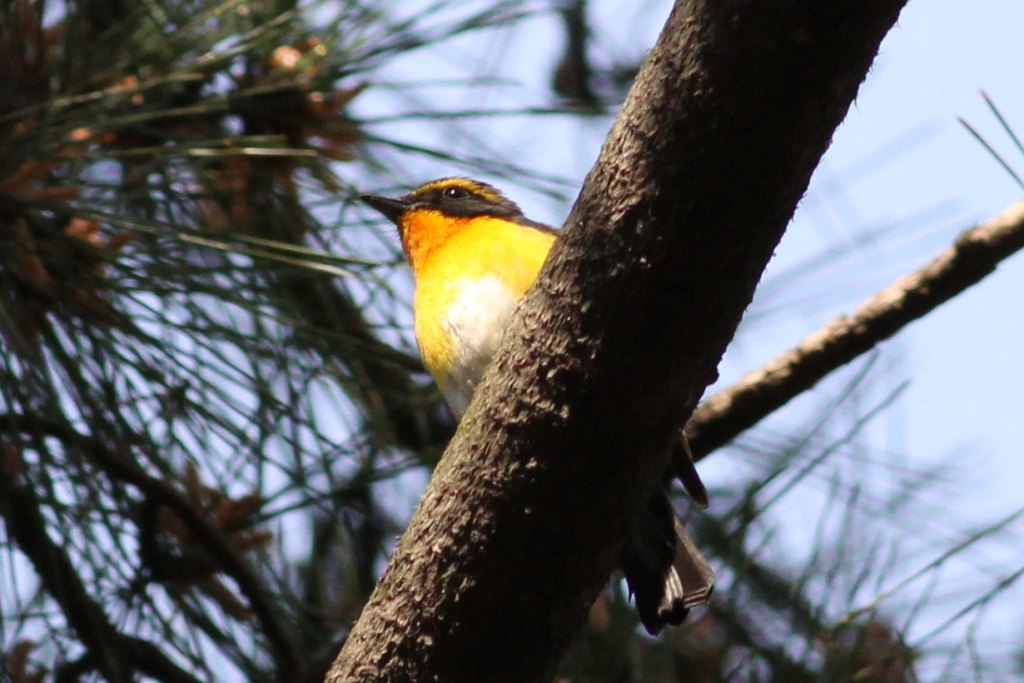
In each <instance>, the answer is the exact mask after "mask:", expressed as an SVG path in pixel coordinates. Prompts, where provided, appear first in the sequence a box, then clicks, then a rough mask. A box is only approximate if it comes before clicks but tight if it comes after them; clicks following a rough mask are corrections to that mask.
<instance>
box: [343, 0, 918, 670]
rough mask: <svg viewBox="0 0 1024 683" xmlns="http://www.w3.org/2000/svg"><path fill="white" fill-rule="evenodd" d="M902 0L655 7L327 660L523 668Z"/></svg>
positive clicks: (657, 456)
mask: <svg viewBox="0 0 1024 683" xmlns="http://www.w3.org/2000/svg"><path fill="white" fill-rule="evenodd" d="M902 6H903V1H902V0H875V1H873V2H868V3H866V2H863V1H862V0H832V1H830V2H820V0H772V1H768V0H756V1H753V2H752V1H750V0H717V1H716V2H707V1H706V0H689V1H682V0H680V1H679V2H677V3H676V5H675V7H674V8H673V11H672V14H671V16H670V17H669V20H668V22H667V24H666V26H665V29H664V30H663V32H662V35H661V37H660V38H659V40H658V44H657V45H656V46H655V47H654V49H653V50H652V51H651V53H650V54H649V56H648V59H647V60H646V62H645V63H644V66H643V67H642V68H641V70H640V73H639V74H638V76H637V80H636V83H635V84H634V87H633V90H632V91H631V93H630V95H629V97H628V98H627V101H626V103H625V105H624V107H623V109H622V112H621V113H620V115H619V117H618V119H617V121H616V123H615V126H614V127H613V129H612V131H611V133H610V135H609V138H608V140H607V142H606V143H605V146H604V148H603V149H602V152H601V156H600V158H599V159H598V162H597V164H596V165H595V167H594V169H593V170H592V171H591V173H590V174H589V176H588V178H587V181H586V183H585V185H584V189H583V192H582V194H581V196H580V198H579V199H578V200H577V203H576V206H575V207H574V209H573V211H572V213H571V215H570V217H569V220H568V222H567V225H566V229H565V231H564V232H563V234H562V236H561V238H560V239H559V240H558V241H557V242H556V244H555V246H554V248H553V249H552V252H551V256H550V258H549V260H548V262H547V264H546V265H545V267H544V269H543V271H542V272H541V275H540V277H539V279H538V281H537V283H536V284H535V285H534V287H533V288H532V289H531V290H530V291H529V292H528V293H527V295H526V298H525V299H524V301H523V304H522V306H521V307H520V309H519V312H518V315H517V318H516V320H515V321H514V322H513V324H512V326H511V328H510V330H509V335H508V336H509V339H508V340H507V342H506V344H505V345H504V347H503V348H502V350H501V352H499V354H498V356H497V358H496V359H495V361H494V362H493V363H492V364H491V366H490V368H489V370H488V372H487V375H486V377H485V378H484V381H483V383H482V384H481V386H480V387H479V388H478V389H477V392H476V395H475V397H474V399H473V402H472V403H471V405H470V407H469V410H468V411H467V413H466V415H465V417H464V418H463V421H462V424H461V425H460V427H459V430H458V432H457V433H456V435H455V438H454V440H453V441H452V443H451V445H450V446H449V448H448V451H447V452H446V455H445V457H444V458H442V460H441V463H440V465H439V467H438V469H437V470H436V472H435V473H434V477H433V479H432V480H431V483H430V485H429V486H428V488H427V491H426V493H425V494H424V496H423V499H422V501H421V503H420V507H419V509H418V510H417V512H416V514H415V515H414V517H413V519H412V521H411V522H410V525H409V528H408V529H407V530H406V533H405V534H404V535H403V537H402V540H401V542H400V543H399V546H398V548H397V549H396V551H395V554H394V555H393V557H392V559H391V563H390V565H389V567H388V570H387V572H386V573H385V575H384V577H383V578H382V579H381V582H380V584H379V585H378V586H377V590H376V591H375V592H374V595H373V597H371V599H370V602H369V603H368V604H367V606H366V608H365V610H364V612H363V614H362V616H361V617H360V619H359V621H358V622H357V624H356V625H355V627H354V628H353V630H352V632H351V634H350V636H349V638H348V640H347V642H346V644H345V646H344V648H343V649H342V652H341V654H340V655H339V657H338V660H337V661H336V662H335V665H334V666H333V667H332V670H331V672H330V673H329V675H328V680H331V681H346V682H347V681H371V680H373V681H377V680H390V681H412V680H444V681H449V682H458V681H538V680H544V679H545V678H546V677H548V676H550V672H551V670H552V668H553V667H554V665H555V664H556V662H557V661H558V658H559V656H560V654H561V652H562V651H563V650H564V648H565V647H566V646H567V645H568V643H569V642H570V641H571V639H572V637H573V636H574V634H575V633H576V632H577V630H578V628H579V626H580V625H581V624H582V623H583V621H584V619H585V616H586V610H587V608H588V607H589V605H590V604H591V603H592V601H593V599H594V597H595V596H596V595H597V593H598V592H599V591H600V589H601V588H602V586H603V585H604V584H605V583H606V581H607V579H608V576H609V574H610V573H611V571H612V568H613V566H614V565H615V563H616V560H617V556H618V554H619V550H620V548H621V546H622V542H623V540H624V538H625V536H626V534H627V532H628V527H629V525H630V523H631V520H632V519H633V518H634V517H635V515H636V512H637V510H638V509H639V507H640V505H641V503H642V501H643V500H644V499H645V497H646V496H647V495H648V492H649V490H650V487H651V486H652V485H654V484H655V482H656V481H657V479H658V476H659V474H660V473H661V471H662V470H663V468H664V467H665V465H666V462H667V460H666V455H667V450H668V449H667V445H668V444H669V443H670V440H671V439H672V438H673V436H674V435H675V433H676V430H677V429H678V426H679V425H680V424H682V423H683V422H684V421H685V419H686V418H687V417H688V416H689V413H690V412H691V411H692V410H693V407H694V405H695V404H696V402H697V398H698V397H699V396H700V394H701V393H702V392H703V390H704V388H705V387H706V386H707V385H708V384H709V383H710V382H711V381H713V380H714V378H715V375H716V367H717V364H718V361H719V359H720V358H721V355H722V353H723V351H724V349H725V346H726V344H727V343H728V341H729V339H730V338H731V337H732V335H733V334H734V332H735V329H736V326H737V324H738V322H739V319H740V317H741V315H742V313H743V310H744V309H745V308H746V306H747V305H748V304H749V302H750V299H751V297H752V295H753V291H754V287H755V286H756V284H757V281H758V279H759V278H760V276H761V273H762V271H763V269H764V267H765V264H766V263H767V261H768V259H769V258H770V256H771V254H772V251H773V250H774V248H775V246H776V244H777V243H778V240H779V239H780V237H781V235H782V232H783V230H784V228H785V226H786V223H787V222H788V221H789V219H790V217H791V216H792V213H793V211H794V209H795V207H796V204H797V201H798V200H799V198H800V196H801V195H802V193H803V192H804V190H805V189H806V187H807V182H808V180H809V178H810V175H811V173H812V171H813V169H814V167H815V165H816V164H817V162H818V160H819V159H820V157H821V154H822V153H823V152H824V150H825V148H826V147H827V146H828V142H829V140H830V138H831V136H832V132H833V131H834V130H835V127H836V126H837V125H838V124H839V122H840V121H841V120H842V118H843V116H844V115H845V113H846V111H847V108H848V107H849V105H850V103H851V102H852V100H853V97H854V95H855V94H856V92H857V88H858V86H859V84H860V82H861V81H862V80H863V78H864V76H865V74H866V73H867V70H868V68H869V66H870V64H871V61H872V59H873V58H874V55H875V53H876V51H877V49H878V45H879V43H880V42H881V40H882V37H883V36H884V35H885V33H886V32H887V31H888V29H889V27H891V26H892V25H893V23H894V22H895V21H896V18H897V16H898V14H899V11H900V9H901V7H902Z"/></svg>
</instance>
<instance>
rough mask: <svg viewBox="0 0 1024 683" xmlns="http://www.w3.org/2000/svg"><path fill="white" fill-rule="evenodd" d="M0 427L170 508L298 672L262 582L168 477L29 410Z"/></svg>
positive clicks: (290, 641)
mask: <svg viewBox="0 0 1024 683" xmlns="http://www.w3.org/2000/svg"><path fill="white" fill-rule="evenodd" d="M0 430H2V431H4V432H11V431H25V432H33V433H44V434H47V435H50V436H53V437H55V438H57V439H59V440H60V441H61V442H62V443H63V444H64V445H65V447H67V448H71V449H75V450H79V451H81V452H83V453H85V454H86V455H87V456H88V457H89V459H90V460H91V461H92V462H94V463H95V464H96V465H98V466H99V467H101V468H102V469H103V470H104V471H105V472H107V474H109V475H110V476H112V477H113V478H115V479H117V480H118V481H121V482H123V483H127V484H130V485H132V486H134V487H136V488H137V489H139V490H140V491H142V493H143V494H145V495H146V496H147V497H148V498H149V499H150V500H151V501H153V502H155V503H159V504H161V505H165V506H167V507H168V508H170V509H171V510H173V511H174V513H175V514H176V515H177V516H178V517H179V518H180V519H181V520H182V522H184V523H185V524H186V525H187V526H188V528H189V530H190V531H191V532H192V533H193V534H194V538H195V540H196V541H197V542H198V543H200V544H201V545H202V546H203V548H204V549H205V550H206V551H207V552H208V553H209V554H210V557H211V558H213V560H214V561H215V562H217V564H218V565H219V566H220V567H221V569H223V570H224V572H225V573H226V574H227V575H228V576H230V577H231V578H232V579H233V580H234V581H235V583H236V584H237V585H238V589H239V591H240V592H241V593H242V594H243V595H244V596H245V598H246V600H248V602H249V607H250V608H251V609H252V611H253V614H255V615H256V617H257V619H258V620H259V622H260V625H261V627H262V630H263V633H264V634H265V635H266V637H267V640H268V641H269V642H270V644H271V646H272V648H273V652H274V653H275V659H276V663H277V667H278V671H279V673H280V674H281V676H282V677H286V676H289V675H297V674H296V672H299V671H301V669H302V666H301V662H302V661H303V658H302V656H301V654H300V652H299V647H298V644H297V643H296V642H295V638H294V636H293V634H292V633H291V631H290V629H288V628H287V627H286V626H285V624H284V622H283V620H282V619H281V618H280V617H279V615H278V614H277V609H276V607H275V605H274V603H273V601H272V600H271V598H270V596H269V595H268V594H267V591H266V589H265V587H264V586H263V584H262V582H261V581H260V579H259V578H258V577H257V576H256V574H254V573H253V572H252V570H251V569H250V568H249V566H248V565H247V564H246V563H245V562H244V561H243V560H242V558H241V557H239V556H238V554H237V553H235V552H234V551H233V550H232V549H231V547H230V546H229V545H228V544H227V542H226V541H225V540H224V538H223V536H222V534H221V533H220V532H219V531H217V530H216V529H214V528H213V527H212V526H211V525H210V524H209V523H208V522H207V520H206V519H205V518H204V517H203V516H202V515H201V514H200V513H199V512H198V511H197V510H196V509H195V507H194V506H193V505H192V503H191V502H189V500H188V498H187V497H186V496H184V495H183V494H181V493H180V492H178V491H177V490H175V489H174V488H173V487H172V486H170V485H169V484H168V483H166V482H164V481H162V480H160V479H156V478H154V477H151V476H149V475H148V474H146V473H145V472H144V471H143V470H142V468H140V467H139V466H138V465H137V464H136V463H135V461H134V460H132V459H130V458H127V457H124V456H122V455H121V454H120V453H115V452H113V451H111V450H110V449H108V448H107V447H106V446H105V445H104V444H103V443H102V442H100V440H98V439H95V438H92V437H89V436H87V435H85V434H81V433H79V432H78V431H76V430H75V429H74V428H72V427H71V426H70V425H63V424H59V423H56V422H54V421H52V420H46V419H42V418H33V417H31V416H23V415H13V414H0Z"/></svg>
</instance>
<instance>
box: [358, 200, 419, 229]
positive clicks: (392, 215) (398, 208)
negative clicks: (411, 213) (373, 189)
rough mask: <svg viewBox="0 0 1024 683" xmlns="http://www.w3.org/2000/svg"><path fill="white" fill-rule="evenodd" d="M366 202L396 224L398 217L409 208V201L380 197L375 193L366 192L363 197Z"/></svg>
mask: <svg viewBox="0 0 1024 683" xmlns="http://www.w3.org/2000/svg"><path fill="white" fill-rule="evenodd" d="M359 198H360V199H362V200H363V201H364V202H366V203H367V204H369V205H370V206H372V207H373V208H375V209H377V210H378V211H380V212H381V213H382V214H384V215H385V216H386V217H387V218H388V219H390V220H391V222H392V223H394V224H395V225H397V224H398V219H399V218H401V217H402V214H403V213H405V212H406V210H407V209H408V208H409V203H408V202H406V201H405V200H402V199H391V198H390V197H379V196H377V195H375V194H364V195H362V196H361V197H359Z"/></svg>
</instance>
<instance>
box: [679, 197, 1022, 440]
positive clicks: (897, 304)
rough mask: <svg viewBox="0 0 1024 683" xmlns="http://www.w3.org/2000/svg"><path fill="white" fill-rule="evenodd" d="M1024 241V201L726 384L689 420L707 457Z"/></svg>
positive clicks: (974, 278)
mask: <svg viewBox="0 0 1024 683" xmlns="http://www.w3.org/2000/svg"><path fill="white" fill-rule="evenodd" d="M1021 248H1024V202H1018V203H1016V204H1014V205H1012V206H1010V207H1009V208H1007V209H1006V210H1004V211H1003V212H1002V213H1001V214H999V216H997V217H996V218H994V219H993V220H991V221H989V222H988V223H985V224H984V225H981V226H978V227H975V228H971V229H969V230H966V231H964V232H963V233H961V234H960V235H959V236H958V237H957V239H956V240H955V241H954V242H953V244H952V246H950V247H949V248H947V249H946V250H945V251H943V252H942V253H941V254H939V255H938V256H937V257H935V258H934V259H933V260H932V261H931V262H930V263H929V264H928V265H926V266H925V267H924V268H921V269H920V270H918V271H915V272H913V273H910V274H909V275H905V276H903V277H901V278H899V279H898V280H896V281H895V282H893V283H892V284H890V285H889V286H888V287H886V288H885V289H883V290H881V291H880V292H878V293H877V294H875V295H874V296H872V297H871V298H870V299H868V300H867V301H866V302H864V303H863V304H861V305H860V306H859V307H858V308H857V310H856V311H855V312H854V314H853V315H852V316H846V315H841V316H839V317H838V318H835V319H833V320H831V321H829V322H828V323H826V324H825V326H824V327H822V328H821V329H819V330H817V331H816V332H813V333H811V334H810V335H808V336H807V337H805V338H804V340H803V341H802V342H800V344H799V346H797V347H796V348H794V349H791V350H789V351H787V352H785V353H783V354H782V355H780V356H778V357H776V358H775V359H773V360H771V361H769V362H768V363H767V364H765V365H763V366H762V367H760V368H758V369H757V370H754V371H753V372H751V373H749V374H747V375H746V376H745V377H744V378H743V379H741V380H740V381H738V382H736V384H734V385H732V386H731V387H729V388H727V389H724V390H722V391H720V392H718V393H717V394H715V395H714V396H712V397H711V398H709V399H708V400H706V401H704V403H702V404H701V406H700V407H699V408H698V409H697V410H696V411H695V412H694V414H693V417H692V418H691V419H690V421H689V423H687V425H686V434H687V437H688V438H689V440H690V447H691V448H692V449H693V453H694V456H695V457H696V458H698V459H699V458H703V457H704V456H706V455H708V454H709V453H711V452H712V451H714V450H715V449H717V448H720V447H722V446H724V445H725V444H727V443H729V442H730V441H732V440H733V439H734V438H736V437H737V436H738V435H739V434H740V433H742V432H743V431H744V430H746V429H749V428H750V427H753V426H754V425H755V424H757V423H758V422H759V421H760V420H761V419H763V418H764V417H766V416H768V415H769V414H771V413H772V412H774V411H775V410H778V409H779V408H781V407H782V406H784V405H785V404H786V403H788V402H789V401H790V400H791V399H793V398H795V397H796V396H799V395H800V394H801V393H803V392H805V391H807V390H808V389H810V388H811V387H813V386H814V385H815V384H817V383H818V382H819V381H821V380H822V379H823V378H824V377H825V376H826V375H828V374H829V373H830V372H832V371H833V370H835V369H837V368H839V367H841V366H843V365H845V364H846V363H849V362H850V361H852V360H853V359H855V358H857V357H858V356H860V355H861V354H863V353H865V352H867V351H869V350H871V349H872V348H874V347H875V346H877V345H878V344H879V343H881V342H883V341H885V340H886V339H888V338H889V337H892V336H893V335H894V334H896V333H897V332H898V331H899V330H901V329H902V328H903V327H905V326H906V325H908V324H909V323H911V322H913V321H914V320H917V319H918V318H921V317H923V316H924V315H926V314H927V313H929V312H931V311H932V310H934V309H935V308H937V307H938V306H939V305H940V304H942V303H944V302H946V301H949V300H950V299H952V298H953V297H954V296H956V295H958V294H960V293H961V292H963V291H964V290H965V289H967V288H968V287H970V286H971V285H974V284H976V283H977V282H979V281H981V280H982V278H984V277H985V276H986V275H988V274H990V273H992V272H993V271H994V270H995V269H996V267H997V266H998V265H999V264H1000V262H1002V261H1003V260H1004V259H1006V258H1008V257H1009V256H1012V255H1013V254H1014V253H1016V252H1017V251H1018V250H1020V249H1021Z"/></svg>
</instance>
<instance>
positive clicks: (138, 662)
mask: <svg viewBox="0 0 1024 683" xmlns="http://www.w3.org/2000/svg"><path fill="white" fill-rule="evenodd" d="M0 516H2V517H3V518H4V521H5V523H6V527H7V533H8V534H9V536H10V537H11V538H12V539H14V541H15V542H16V543H17V544H18V547H19V548H20V549H21V551H22V552H23V553H24V554H25V556H26V557H28V559H29V561H30V562H31V563H32V566H33V567H34V568H35V571H36V574H37V575H38V576H39V579H40V581H41V582H42V584H43V586H44V587H45V588H46V591H47V592H48V593H49V594H50V595H51V596H53V599H54V600H56V601H57V604H58V605H60V608H61V611H62V612H63V614H64V616H65V618H66V619H67V621H68V625H69V626H70V627H71V628H72V629H74V631H75V633H76V634H77V635H78V638H79V640H80V641H81V642H82V644H83V645H84V646H85V647H86V649H87V651H88V654H87V655H86V657H84V658H83V659H82V660H80V661H79V663H78V669H79V670H80V671H81V672H82V673H84V671H88V670H96V671H99V672H100V673H101V674H102V675H103V677H104V678H106V679H107V680H108V681H110V682H111V683H118V682H121V681H123V682H124V683H128V681H131V680H134V677H133V675H132V672H133V670H137V671H141V672H144V673H146V674H148V675H149V676H152V677H153V678H155V679H157V680H160V681H169V682H172V683H197V679H196V678H194V677H193V676H192V675H190V674H188V673H187V672H185V671H183V670H182V669H180V668H179V667H178V666H177V665H176V664H174V662H172V661H171V660H170V659H169V658H168V657H167V656H166V655H165V654H163V652H161V651H160V649H159V648H158V647H156V646H155V645H153V644H152V643H150V642H148V641H145V640H142V639H141V638H136V637H131V636H126V635H124V634H121V633H119V632H118V631H117V629H115V628H114V626H113V624H111V622H110V621H109V620H108V619H107V616H106V614H104V612H103V608H102V607H101V606H100V605H99V604H97V603H96V601H95V600H93V599H92V597H90V595H89V591H88V590H87V589H86V587H85V584H83V583H82V581H81V579H80V578H79V576H78V572H77V571H76V568H75V565H74V563H73V562H72V561H71V559H70V558H69V557H68V555H67V553H66V552H65V551H64V548H63V547H61V546H60V545H58V544H56V543H54V542H53V541H52V540H51V539H50V536H49V534H48V533H47V531H46V520H45V518H44V516H43V514H42V511H41V506H40V502H39V499H38V498H37V496H36V495H35V493H34V492H33V491H32V488H31V487H30V486H27V485H26V484H25V483H24V482H21V481H19V475H18V474H16V473H15V472H12V471H10V468H9V467H0Z"/></svg>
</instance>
